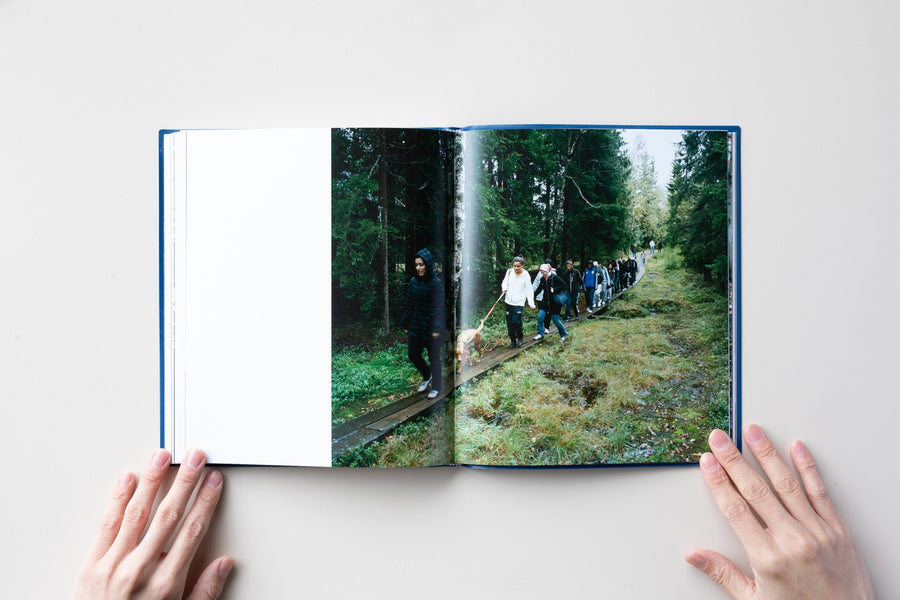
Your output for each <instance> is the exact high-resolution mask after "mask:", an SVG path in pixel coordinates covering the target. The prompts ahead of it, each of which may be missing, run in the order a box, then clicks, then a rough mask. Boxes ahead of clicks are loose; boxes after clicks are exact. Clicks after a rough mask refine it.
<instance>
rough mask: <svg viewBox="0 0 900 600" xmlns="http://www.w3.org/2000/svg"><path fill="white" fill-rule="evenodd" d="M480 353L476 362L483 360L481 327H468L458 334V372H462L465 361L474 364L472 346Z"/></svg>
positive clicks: (470, 364)
mask: <svg viewBox="0 0 900 600" xmlns="http://www.w3.org/2000/svg"><path fill="white" fill-rule="evenodd" d="M473 346H474V347H475V352H477V353H478V358H476V359H475V362H481V327H479V328H478V329H466V330H464V331H461V332H460V334H459V335H458V336H456V364H457V365H458V366H457V367H456V372H457V373H462V368H463V362H465V363H466V364H468V365H469V366H470V367H471V366H472V347H473Z"/></svg>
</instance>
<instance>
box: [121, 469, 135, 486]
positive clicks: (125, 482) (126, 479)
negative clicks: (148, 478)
mask: <svg viewBox="0 0 900 600" xmlns="http://www.w3.org/2000/svg"><path fill="white" fill-rule="evenodd" d="M132 477H134V476H133V475H132V474H131V473H130V472H127V471H126V472H125V473H122V476H121V477H119V487H128V486H129V485H131V478H132Z"/></svg>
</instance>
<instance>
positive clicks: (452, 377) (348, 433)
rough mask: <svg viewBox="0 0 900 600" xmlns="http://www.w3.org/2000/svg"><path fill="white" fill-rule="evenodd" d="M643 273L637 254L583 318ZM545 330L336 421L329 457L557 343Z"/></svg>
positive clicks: (573, 322) (599, 312) (575, 323)
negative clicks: (632, 267) (433, 388)
mask: <svg viewBox="0 0 900 600" xmlns="http://www.w3.org/2000/svg"><path fill="white" fill-rule="evenodd" d="M648 257H649V254H648ZM644 273H645V265H643V264H641V260H640V258H638V273H637V277H636V279H635V282H634V285H632V286H631V287H630V288H627V289H624V290H620V291H619V292H617V293H615V294H613V295H612V298H611V299H610V303H608V304H607V305H606V306H603V307H601V308H599V309H597V310H595V311H582V313H584V312H587V315H588V317H587V318H592V317H596V316H600V315H602V314H603V313H605V312H606V309H607V308H608V306H609V304H611V303H612V302H615V301H616V300H618V299H619V298H621V297H622V296H623V295H624V294H626V293H628V291H629V290H630V289H632V288H633V287H634V286H636V285H637V284H639V283H640V282H641V279H642V278H643V276H644ZM586 320H587V319H584V320H570V321H568V322H567V323H566V324H565V326H566V329H567V330H569V329H571V328H573V327H578V325H579V324H580V323H582V322H583V321H586ZM549 331H550V333H549V334H547V335H546V336H545V337H544V339H542V340H534V339H533V337H534V334H533V333H532V334H530V335H529V334H526V336H525V340H524V343H523V344H522V346H520V347H518V348H507V347H502V348H497V349H494V350H493V351H490V352H486V353H485V356H484V357H483V358H482V359H481V361H480V362H478V363H475V364H474V365H472V366H468V365H464V366H463V369H462V372H461V373H459V374H456V373H453V372H452V371H449V370H448V371H447V372H445V373H444V381H446V382H450V381H453V386H452V387H446V388H445V389H444V390H442V391H441V393H440V394H439V395H438V396H437V397H436V398H429V397H428V392H427V391H425V392H417V393H414V394H412V395H410V396H407V397H405V398H401V399H400V400H398V401H396V402H394V403H392V404H390V405H388V406H384V407H382V408H379V409H377V410H374V411H372V412H370V413H367V414H365V415H362V416H360V417H357V418H355V419H351V420H349V421H346V422H344V423H341V424H339V425H335V426H334V427H332V430H331V458H332V461H334V460H335V459H336V458H337V457H339V456H341V455H342V454H344V453H345V452H347V451H348V450H350V449H352V448H356V447H358V446H364V445H366V444H370V443H372V442H374V441H377V440H380V439H382V438H384V437H385V436H387V435H388V434H390V432H391V431H392V430H393V429H394V428H395V427H397V426H398V425H401V424H403V423H405V422H407V421H409V420H410V419H414V418H416V417H419V416H425V415H429V414H431V413H433V412H434V411H435V410H437V409H438V408H440V407H441V406H443V405H444V402H445V400H446V399H447V397H448V396H449V395H450V394H451V393H452V392H453V390H455V389H456V388H458V387H459V386H461V385H462V384H464V383H466V382H467V381H470V380H472V379H474V378H476V377H478V376H479V375H481V374H483V373H485V372H487V371H490V370H492V369H494V368H496V367H497V366H499V365H501V364H502V363H504V362H505V361H508V360H511V359H513V358H515V357H516V356H517V355H519V354H520V353H522V352H527V351H528V349H529V348H531V347H532V346H535V345H537V344H542V343H545V342H547V343H559V338H558V337H557V338H554V337H553V335H554V334H556V327H555V326H551V327H550V330H549Z"/></svg>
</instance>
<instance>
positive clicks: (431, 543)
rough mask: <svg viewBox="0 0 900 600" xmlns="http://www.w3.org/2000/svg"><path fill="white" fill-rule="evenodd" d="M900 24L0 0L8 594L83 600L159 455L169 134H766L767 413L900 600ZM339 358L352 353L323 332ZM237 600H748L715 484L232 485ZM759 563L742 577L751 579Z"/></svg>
mask: <svg viewBox="0 0 900 600" xmlns="http://www.w3.org/2000/svg"><path fill="white" fill-rule="evenodd" d="M898 18H900V8H898V6H897V5H896V4H888V3H879V2H869V1H866V2H862V3H860V2H854V3H849V2H826V3H818V4H814V5H811V4H805V3H781V2H761V3H760V2H756V3H730V2H729V3H723V2H712V1H709V2H699V1H689V2H679V3H671V2H666V1H663V0H650V1H648V2H633V3H628V2H620V3H597V2H589V1H561V2H553V3H550V2H534V1H526V2H512V1H501V2H475V1H471V0H465V1H461V2H442V3H437V2H415V1H412V0H408V1H393V2H361V1H347V2H331V3H327V2H311V1H310V2H293V1H286V0H276V1H268V0H262V1H259V2H237V1H234V0H217V1H215V2H213V1H209V0H202V1H199V2H174V1H169V0H160V1H156V2H114V1H102V0H86V1H84V2H77V3H76V2H61V1H58V0H56V1H53V0H47V1H45V2H35V1H33V0H32V1H28V0H3V1H0V81H2V87H0V209H2V210H0V282H2V283H0V290H2V291H0V401H2V409H3V418H2V420H0V422H2V430H3V435H2V436H0V444H2V450H3V457H4V458H5V460H6V468H5V469H4V474H3V488H2V489H3V493H2V494H0V538H2V543H0V564H2V570H3V577H0V597H2V598H16V599H17V600H18V599H28V598H36V599H37V598H65V597H67V596H71V588H72V585H73V581H74V578H75V574H76V572H77V569H78V565H79V563H80V560H81V556H82V554H83V553H84V551H85V550H86V548H87V546H88V544H89V542H90V540H91V539H92V537H93V534H94V530H95V528H96V525H97V523H98V521H99V519H100V516H101V513H102V510H103V507H104V506H105V502H106V499H107V497H108V494H109V490H110V489H111V486H112V483H113V482H114V481H115V479H116V477H117V476H118V474H119V473H120V472H121V471H122V470H123V469H126V468H130V469H132V470H139V469H140V468H141V466H142V465H143V463H144V461H145V460H146V458H147V457H148V456H149V454H150V452H151V450H152V449H153V448H154V447H155V446H156V444H157V439H158V430H159V428H158V405H157V402H158V391H159V380H158V326H157V300H158V288H157V269H158V244H157V236H158V230H157V209H158V205H157V202H158V191H157V190H158V187H157V181H158V179H157V178H158V171H157V165H158V163H157V130H159V129H160V128H248V127H300V126H313V125H319V126H322V125H324V126H341V125H353V126H445V125H468V124H494V123H496V124H499V123H590V124H594V123H597V124H649V125H653V124H689V125H704V124H708V125H738V126H740V127H741V128H742V139H741V148H742V152H743V156H742V169H743V177H742V182H741V188H742V189H741V191H742V203H743V204H742V219H743V230H742V233H743V247H742V252H743V261H742V267H743V284H744V285H743V298H742V303H743V304H742V305H743V316H744V320H743V331H744V343H743V347H742V361H743V373H744V382H743V418H744V422H759V423H761V424H763V425H764V426H766V427H767V429H768V431H769V433H770V435H771V437H772V438H774V439H775V441H776V442H777V443H778V444H779V446H781V447H783V448H786V447H787V445H788V444H789V442H790V441H791V440H793V439H796V438H803V439H804V440H806V442H807V443H808V445H809V446H810V448H811V449H812V450H813V452H814V454H815V456H816V457H817V458H818V460H819V463H820V465H821V467H822V470H823V473H824V475H825V478H826V480H827V482H828V484H829V485H830V489H831V491H832V492H833V495H834V499H835V501H836V503H837V505H838V506H839V508H840V509H841V511H842V512H843V514H844V516H845V517H846V519H847V521H848V522H849V524H850V526H851V527H852V529H853V531H854V532H855V533H856V535H857V538H858V541H859V545H860V547H861V549H862V552H863V554H864V556H865V558H866V559H867V561H868V563H869V566H870V569H871V571H872V575H873V579H874V580H875V583H876V589H877V590H878V592H879V593H880V596H881V597H884V598H889V597H900V572H898V570H897V569H896V559H897V556H900V535H898V534H900V524H898V517H897V514H898V513H897V510H896V506H897V504H898V495H900V494H898V490H900V483H898V481H900V478H898V477H897V471H898V468H897V463H896V458H895V457H896V455H897V451H896V445H895V444H894V442H893V437H894V436H893V434H892V433H891V432H892V431H893V428H894V426H895V425H896V423H897V417H898V409H897V396H898V394H897V384H896V379H895V378H896V375H897V362H898V361H897V359H898V357H900V353H898V351H897V345H896V344H897V338H898V333H900V326H898V316H897V315H898V313H897V311H896V305H897V297H898V292H900V286H898V279H897V277H896V276H895V275H894V267H895V263H896V258H895V256H896V254H895V244H894V240H893V238H894V237H895V235H896V230H897V219H898V217H900V208H898V206H900V202H898V192H897V187H898V186H897V175H896V174H897V171H898V167H897V165H898V163H900V160H898V159H900V150H898V147H900V146H898V134H900V113H898V111H897V98H898V76H897V57H898V55H900V54H898V53H900V41H898V37H897V36H896V33H895V31H894V25H895V24H896V22H897V21H898ZM304 343H309V344H310V346H311V351H321V352H326V351H327V348H328V341H327V340H318V341H316V340H305V341H304ZM224 472H225V476H226V486H227V488H226V493H225V497H224V500H223V502H222V505H221V509H220V511H219V514H218V516H217V518H216V521H215V524H214V529H213V533H212V535H211V536H210V538H209V540H208V542H207V543H206V544H205V545H204V547H203V549H202V553H203V554H204V556H207V557H211V556H214V555H217V554H218V553H221V552H230V553H232V554H233V555H234V556H235V557H236V559H237V568H236V570H235V572H234V577H233V580H232V582H231V583H230V585H229V587H228V589H227V591H226V594H225V597H226V598H254V599H256V598H321V597H326V598H366V597H374V598H392V599H399V598H417V599H418V598H459V597H469V598H519V599H523V598H545V597H555V598H588V597H590V598H692V599H694V598H697V599H699V598H720V597H723V596H722V594H721V593H720V592H719V591H718V589H717V588H715V587H714V586H713V585H712V584H711V583H709V582H708V581H706V580H705V578H704V577H703V576H702V575H700V574H699V573H697V572H696V571H694V569H693V568H691V567H690V566H689V565H687V564H686V563H684V561H683V559H682V556H683V555H684V553H685V552H686V551H687V550H689V549H691V548H695V547H709V548H715V549H718V550H721V551H723V552H725V553H727V554H729V555H732V556H736V557H740V556H742V554H741V551H740V547H739V545H738V543H737V542H736V540H735V539H734V537H733V536H732V534H731V532H730V530H729V528H728V526H727V524H726V523H725V521H724V520H723V519H722V518H721V517H720V516H719V515H718V513H717V511H716V509H715V507H714V505H713V502H712V500H711V499H710V497H709V496H708V494H707V492H706V490H705V487H704V485H703V483H702V480H701V478H700V474H699V472H698V471H697V469H695V468H663V469H627V470H623V469H615V470H613V469H606V470H578V471H563V472H552V471H540V472H520V471H514V472H510V471H503V472H496V471H470V470H448V469H433V470H418V471H408V470H404V471H392V472H374V471H359V472H351V471H340V470H315V469H293V468H280V469H279V468H234V467H232V468H225V469H224ZM741 560H743V559H741Z"/></svg>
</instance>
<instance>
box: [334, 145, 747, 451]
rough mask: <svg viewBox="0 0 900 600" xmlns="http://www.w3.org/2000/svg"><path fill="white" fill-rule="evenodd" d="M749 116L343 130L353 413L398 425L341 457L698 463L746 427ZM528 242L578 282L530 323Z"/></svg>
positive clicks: (340, 217) (338, 290)
mask: <svg viewBox="0 0 900 600" xmlns="http://www.w3.org/2000/svg"><path fill="white" fill-rule="evenodd" d="M732 136H733V133H732V132H730V131H726V130H684V131H682V130H665V129H664V130H662V131H656V130H642V129H635V130H630V129H608V128H596V129H591V128H586V129H572V128H528V129H523V128H510V129H473V130H467V131H465V132H463V133H462V134H460V133H459V132H453V131H442V130H425V129H393V130H392V129H335V130H333V132H332V332H333V342H332V425H333V428H334V431H335V439H336V440H337V439H338V438H339V437H341V436H343V435H345V433H346V432H347V431H349V430H351V429H354V428H356V429H360V430H361V429H364V428H366V427H368V428H369V429H372V428H373V427H374V426H373V425H372V424H371V423H372V422H376V423H378V428H379V429H378V435H375V436H371V439H366V440H365V441H364V442H360V443H358V444H356V442H353V444H355V445H353V444H351V445H347V446H345V447H342V448H341V450H340V451H339V452H338V453H333V461H334V464H335V465H339V466H425V465H437V464H452V463H461V464H481V465H509V466H548V465H599V464H618V463H684V462H696V460H697V459H698V457H699V455H700V452H701V451H702V444H703V441H704V440H705V435H706V432H708V431H709V430H710V429H712V428H713V427H719V428H722V429H724V430H726V431H728V430H729V428H730V411H731V403H732V395H733V394H732V389H731V386H732V381H731V372H732V368H731V367H732V365H731V362H730V356H731V352H730V348H731V346H730V344H731V342H732V331H731V326H730V324H731V317H730V304H729V293H730V288H729V284H730V281H731V277H732V275H733V274H732V273H731V272H730V268H731V267H730V265H731V264H732V261H731V258H730V256H731V255H730V253H729V243H730V231H731V227H732V226H733V223H732V218H731V209H732V201H733V194H734V190H733V186H732V184H731V181H732V180H733V171H732V168H733V167H732V157H733V155H734V152H733V138H732ZM660 148H661V149H660ZM423 249H427V250H428V252H427V253H426V254H425V255H424V256H425V257H426V258H428V259H429V260H430V261H433V264H432V263H431V262H429V265H428V266H425V265H423V264H422V263H423V262H424V261H423V260H422V258H421V257H422V256H423V255H421V254H420V253H419V252H420V250H423ZM514 258H519V259H520V262H521V263H522V264H519V265H518V267H519V269H520V271H519V273H521V272H522V271H524V272H525V273H526V274H527V277H528V279H529V280H536V281H535V285H538V283H539V281H540V279H541V277H540V275H539V274H540V273H541V272H540V271H539V268H541V267H543V266H546V267H548V271H549V272H548V273H547V277H546V278H547V281H548V283H547V285H548V287H547V290H548V291H552V293H553V294H554V295H555V294H556V290H555V289H552V290H551V284H550V283H549V282H550V281H556V279H554V278H555V277H557V276H559V280H561V281H565V282H566V286H567V289H568V294H567V296H565V297H566V298H567V299H566V301H565V307H564V308H563V307H562V306H561V305H559V304H558V303H557V304H555V305H554V304H553V303H552V302H551V301H550V300H549V298H550V293H548V294H547V298H548V299H547V300H546V301H545V302H546V304H542V302H544V301H538V302H537V308H538V309H540V308H544V309H545V310H544V313H552V312H554V310H555V312H557V313H558V317H554V320H553V321H552V322H551V321H550V320H549V318H548V319H547V320H546V321H541V320H540V319H539V313H538V310H537V309H532V308H531V306H530V305H529V303H528V302H527V301H524V302H523V304H524V305H525V306H524V307H523V308H521V309H519V314H520V315H521V317H520V323H521V324H520V325H519V327H520V330H521V331H520V333H519V334H515V333H514V332H513V330H512V329H510V327H513V329H515V325H511V324H510V323H511V322H510V318H512V319H513V321H515V317H507V316H506V314H505V313H507V314H508V313H510V306H509V305H508V304H507V300H511V299H512V298H513V294H512V292H510V293H509V295H507V294H506V293H502V292H503V288H502V286H503V285H505V284H506V281H507V280H506V279H505V277H507V276H508V275H509V272H511V271H512V269H511V267H513V261H514ZM567 261H571V265H567ZM595 263H597V264H598V266H599V265H602V271H603V272H604V275H603V277H602V278H601V277H600V270H598V267H595V266H594V265H595ZM629 269H631V272H629ZM573 271H574V272H575V273H577V274H575V273H573ZM595 281H596V283H595V286H594V287H590V286H588V285H586V283H594V282H595ZM424 282H428V283H427V286H426V284H425V283H424ZM601 282H602V283H601ZM585 288H587V292H588V293H586V290H585ZM595 288H596V289H598V290H599V289H600V288H602V289H603V290H604V292H603V294H605V295H601V294H600V293H599V292H594V289H595ZM426 289H427V293H428V294H430V295H428V296H427V298H428V300H427V302H426V303H431V304H433V305H435V306H437V304H438V303H440V308H434V307H432V308H434V310H431V312H429V313H428V314H429V315H431V316H430V317H429V318H430V319H432V320H433V321H435V323H437V320H439V321H440V324H432V325H429V327H430V329H428V330H427V331H426V332H424V333H417V332H416V331H414V329H415V317H413V318H412V320H410V316H409V315H410V310H409V305H411V304H412V305H415V304H416V303H417V302H418V303H419V304H420V305H421V304H422V302H424V301H423V300H422V298H425V297H426V296H424V295H422V294H424V293H425V290H426ZM523 289H524V288H523ZM539 289H542V288H539ZM417 290H422V292H421V293H420V295H419V296H416V293H418V292H417ZM538 294H539V295H541V294H540V292H538ZM417 298H419V299H418V300H417ZM553 306H555V309H554V308H552V307H553ZM429 310H430V309H429ZM512 312H513V313H514V312H515V310H513V311H512ZM544 313H541V315H542V316H543V314H544ZM438 317H439V319H438ZM566 317H567V318H566ZM557 318H558V319H560V320H559V321H557V320H556V319H557ZM563 319H564V320H563ZM545 328H546V329H545ZM438 330H439V331H438ZM539 330H540V331H539ZM511 332H512V333H511ZM541 333H545V334H546V335H540V334H541ZM536 334H537V335H536ZM516 335H518V339H517V338H516ZM417 336H418V337H417ZM474 336H477V344H476V343H473V339H474ZM414 339H416V340H419V339H420V340H421V344H419V345H414V344H413V340H414ZM433 340H439V345H440V352H439V353H438V351H437V350H435V349H434V348H428V347H427V346H429V344H431V343H432V341H433ZM420 346H421V347H420ZM454 350H455V352H454ZM432 351H433V352H434V353H433V352H432ZM414 354H417V355H419V356H420V357H421V359H420V360H419V361H418V362H419V364H418V365H414V364H413V362H414V359H413V355H414ZM435 356H440V358H439V359H436V358H435ZM437 361H439V362H440V367H439V368H440V375H438V376H435V371H437V369H438V367H437V366H435V368H434V370H432V371H431V375H430V376H431V379H429V380H428V381H424V379H425V376H424V375H423V372H422V369H421V367H422V363H425V364H426V365H427V366H426V367H425V368H426V369H428V368H429V367H430V366H432V365H433V364H434V363H435V362H437ZM441 375H442V377H441ZM438 382H442V383H440V384H438ZM436 385H439V387H440V389H436V388H435V386H436ZM418 406H424V407H426V408H425V409H420V408H417V407H418ZM394 407H403V410H402V411H400V412H398V413H397V414H402V415H403V416H402V417H390V418H388V417H387V416H386V415H388V414H389V413H390V412H391V411H392V410H393V408H394ZM417 411H418V412H417ZM391 419H392V420H391ZM385 423H388V425H385ZM339 432H340V433H339ZM348 439H349V438H348ZM352 439H357V438H352ZM358 439H362V438H358Z"/></svg>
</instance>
